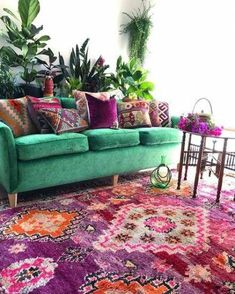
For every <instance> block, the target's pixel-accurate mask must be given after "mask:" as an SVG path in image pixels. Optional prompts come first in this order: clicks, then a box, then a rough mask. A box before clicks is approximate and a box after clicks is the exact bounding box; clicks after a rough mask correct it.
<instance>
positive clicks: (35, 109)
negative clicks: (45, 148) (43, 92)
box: [27, 96, 61, 134]
mask: <svg viewBox="0 0 235 294" xmlns="http://www.w3.org/2000/svg"><path fill="white" fill-rule="evenodd" d="M27 99H28V110H29V114H30V116H31V118H32V121H33V122H34V124H35V126H36V127H37V129H38V131H40V132H41V133H42V134H46V133H51V132H52V130H51V127H50V126H49V124H48V122H47V121H46V120H45V119H43V117H42V116H41V115H40V113H39V111H40V109H43V108H56V109H60V108H61V103H60V100H59V99H58V98H51V97H50V98H35V97H31V96H27Z"/></svg>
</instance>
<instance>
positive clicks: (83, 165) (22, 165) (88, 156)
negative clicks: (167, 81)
mask: <svg viewBox="0 0 235 294" xmlns="http://www.w3.org/2000/svg"><path fill="white" fill-rule="evenodd" d="M61 102H62V106H63V107H66V108H74V107H75V104H74V100H73V99H69V98H61ZM172 120H173V125H174V124H176V121H177V119H176V118H175V119H174V118H173V119H172ZM180 142H181V132H180V131H179V130H178V129H176V128H139V129H118V130H113V129H96V130H86V131H84V132H82V133H65V134H61V135H55V134H33V135H28V136H23V137H18V138H14V136H13V134H12V131H11V129H10V128H9V127H8V126H7V125H5V124H4V123H2V122H0V185H2V186H3V188H4V189H5V190H6V192H7V193H8V198H9V202H10V206H11V207H16V205H17V194H18V193H19V192H25V191H30V190H35V189H41V188H46V187H52V186H57V185H62V184H68V183H74V182H78V181H83V180H89V179H94V178H100V177H107V176H112V181H113V184H116V183H117V180H118V175H119V174H123V173H131V172H134V171H138V170H142V169H147V168H152V167H156V166H157V165H158V164H159V163H160V160H161V155H166V163H167V164H172V163H176V162H177V161H178V159H179V146H180Z"/></svg>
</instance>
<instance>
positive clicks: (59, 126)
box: [39, 108, 88, 134]
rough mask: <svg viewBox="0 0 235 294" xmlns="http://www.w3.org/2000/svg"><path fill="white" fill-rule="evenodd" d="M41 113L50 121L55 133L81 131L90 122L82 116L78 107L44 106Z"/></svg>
mask: <svg viewBox="0 0 235 294" xmlns="http://www.w3.org/2000/svg"><path fill="white" fill-rule="evenodd" d="M39 113H40V115H41V116H42V117H43V118H44V119H45V120H46V121H47V122H48V124H49V125H50V126H51V128H52V130H53V131H54V133H55V134H62V133H67V132H74V133H76V132H81V131H83V130H85V129H87V128H88V123H87V121H85V120H84V119H82V118H81V117H80V115H79V114H78V112H77V110H76V109H66V108H44V109H40V110H39Z"/></svg>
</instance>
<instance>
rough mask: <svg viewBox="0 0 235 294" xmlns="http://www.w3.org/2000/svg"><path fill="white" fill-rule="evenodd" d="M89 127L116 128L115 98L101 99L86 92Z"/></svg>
mask: <svg viewBox="0 0 235 294" xmlns="http://www.w3.org/2000/svg"><path fill="white" fill-rule="evenodd" d="M86 99H87V102H88V111H89V122H90V128H91V129H100V128H117V127H118V120H117V102H116V99H115V98H112V99H110V100H107V101H102V100H99V99H96V98H94V97H93V96H91V95H89V94H86Z"/></svg>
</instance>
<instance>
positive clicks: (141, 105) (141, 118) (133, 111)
mask: <svg viewBox="0 0 235 294" xmlns="http://www.w3.org/2000/svg"><path fill="white" fill-rule="evenodd" d="M118 122H119V126H120V127H121V128H137V127H151V121H150V117H149V104H148V102H145V101H141V100H136V101H131V102H120V103H118Z"/></svg>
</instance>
